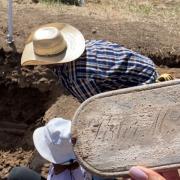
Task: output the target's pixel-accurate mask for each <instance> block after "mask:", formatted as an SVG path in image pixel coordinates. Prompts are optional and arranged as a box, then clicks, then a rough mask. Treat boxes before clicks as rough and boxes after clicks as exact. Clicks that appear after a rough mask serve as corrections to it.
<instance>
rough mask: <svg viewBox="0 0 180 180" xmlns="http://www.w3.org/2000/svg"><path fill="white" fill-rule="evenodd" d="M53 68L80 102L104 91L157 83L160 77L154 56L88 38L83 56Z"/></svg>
mask: <svg viewBox="0 0 180 180" xmlns="http://www.w3.org/2000/svg"><path fill="white" fill-rule="evenodd" d="M54 71H55V73H56V75H57V76H58V77H59V78H61V79H62V82H63V85H64V86H65V87H66V88H67V90H68V91H69V92H70V93H71V94H72V95H74V96H75V97H76V98H77V99H78V100H79V101H81V102H82V101H84V100H86V99H87V98H89V97H91V96H93V95H96V94H98V93H101V92H105V91H110V90H116V89H120V88H127V87H132V86H138V85H142V84H149V83H154V82H155V81H156V78H157V72H156V70H155V65H154V63H153V62H152V60H151V59H149V58H147V57H145V56H142V55H140V54H138V53H136V52H134V51H131V50H129V49H126V48H124V47H123V46H121V45H118V44H116V43H112V42H109V41H104V40H90V41H89V40H87V41H86V48H85V51H84V53H83V54H82V55H81V56H80V58H78V59H76V60H75V61H72V62H69V63H65V64H62V65H59V66H56V67H55V68H54Z"/></svg>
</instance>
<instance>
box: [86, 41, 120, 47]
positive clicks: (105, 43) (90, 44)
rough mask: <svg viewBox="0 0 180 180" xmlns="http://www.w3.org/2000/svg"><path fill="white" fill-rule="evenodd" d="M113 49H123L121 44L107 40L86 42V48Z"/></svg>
mask: <svg viewBox="0 0 180 180" xmlns="http://www.w3.org/2000/svg"><path fill="white" fill-rule="evenodd" d="M94 46H96V47H111V48H117V47H122V46H121V45H120V44H117V43H114V42H110V41H107V40H86V47H87V48H88V47H94Z"/></svg>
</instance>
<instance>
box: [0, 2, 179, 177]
mask: <svg viewBox="0 0 180 180" xmlns="http://www.w3.org/2000/svg"><path fill="white" fill-rule="evenodd" d="M113 2H114V1H113ZM159 2H160V3H159V4H156V6H153V7H156V9H152V8H151V9H149V7H151V6H149V5H148V6H147V5H146V6H144V4H143V6H142V7H146V9H145V10H144V9H143V11H142V10H141V8H139V7H141V6H138V8H135V6H129V7H130V8H129V9H126V8H127V7H124V6H121V5H119V6H116V5H112V4H102V3H94V2H90V3H87V5H86V6H85V7H76V6H67V5H59V6H58V5H47V4H41V3H32V2H31V1H30V0H27V1H25V0H23V1H18V0H15V1H14V42H15V46H16V49H17V52H12V49H11V48H10V47H9V46H8V45H7V43H6V35H7V9H6V6H7V4H6V1H5V0H2V1H0V92H1V98H0V104H1V107H0V115H1V121H0V137H1V138H0V179H3V178H5V177H6V176H7V175H8V173H9V171H10V170H11V168H12V167H14V166H18V165H21V166H30V167H32V168H34V169H36V170H37V171H41V172H42V174H43V175H45V174H46V173H47V169H48V164H44V166H43V167H41V166H40V165H41V164H42V162H41V161H42V160H41V159H39V160H38V161H39V162H40V163H36V162H37V159H38V157H37V156H38V155H37V154H36V153H35V155H34V147H33V143H32V138H31V137H32V132H33V130H34V128H36V127H38V126H40V125H42V124H44V123H45V122H47V121H48V120H49V119H51V118H53V117H57V116H62V117H64V118H69V119H71V118H72V116H73V114H74V112H75V111H76V109H77V107H78V106H79V105H80V104H79V102H77V101H76V100H75V99H74V98H73V97H72V96H70V95H69V94H68V93H67V92H66V91H65V90H64V89H63V87H62V86H61V85H60V84H57V81H56V78H55V77H54V75H53V73H52V71H51V70H50V69H49V68H46V67H40V66H38V67H26V68H25V67H23V68H22V67H20V57H21V53H22V51H23V47H24V44H25V40H26V38H27V36H28V35H29V33H30V32H31V31H32V29H33V28H35V27H37V26H39V25H42V24H45V23H50V22H66V23H70V24H72V25H74V26H75V27H77V28H78V29H79V30H81V31H82V33H83V34H84V36H85V38H86V39H106V40H110V41H113V42H117V43H119V44H122V45H124V46H126V47H128V48H130V49H133V50H135V51H137V52H140V53H142V54H144V55H146V56H149V57H151V58H152V59H153V60H154V62H155V63H156V65H157V69H158V71H159V73H164V72H167V73H171V74H173V75H174V76H175V77H176V78H180V69H179V67H180V20H179V18H178V17H177V16H176V14H177V15H178V14H179V8H177V9H176V7H178V6H179V5H180V4H179V1H159ZM118 8H119V9H118ZM120 8H121V9H120ZM123 8H124V9H123ZM158 8H159V9H158ZM167 10H169V11H167ZM158 11H159V12H158ZM167 12H168V13H169V14H168V13H167ZM149 13H150V14H149ZM14 127H15V128H16V131H15V130H14V129H15V128H14ZM34 159H35V160H34ZM43 163H44V162H43Z"/></svg>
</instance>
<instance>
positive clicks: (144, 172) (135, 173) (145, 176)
mask: <svg viewBox="0 0 180 180" xmlns="http://www.w3.org/2000/svg"><path fill="white" fill-rule="evenodd" d="M129 174H130V176H131V177H132V178H133V179H134V180H180V177H179V174H178V171H177V170H171V171H168V172H163V173H161V174H162V175H160V174H158V173H157V172H155V171H153V170H151V169H149V168H145V167H141V166H136V167H132V168H131V169H130V171H129Z"/></svg>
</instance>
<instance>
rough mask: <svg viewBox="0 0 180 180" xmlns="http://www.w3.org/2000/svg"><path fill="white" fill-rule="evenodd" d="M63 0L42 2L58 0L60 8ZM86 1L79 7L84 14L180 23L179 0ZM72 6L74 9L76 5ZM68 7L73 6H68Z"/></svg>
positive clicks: (49, 1)
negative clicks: (83, 5) (84, 4)
mask: <svg viewBox="0 0 180 180" xmlns="http://www.w3.org/2000/svg"><path fill="white" fill-rule="evenodd" d="M61 1H62V0H41V2H46V3H47V2H48V3H51V5H52V4H53V3H56V2H58V3H59V5H60V6H61V7H59V8H60V9H64V8H65V7H64V6H66V5H63V4H62V3H61ZM72 1H73V0H72ZM74 1H75V0H74ZM86 2H87V4H86V6H85V7H83V8H82V9H81V10H80V9H78V11H80V12H83V15H86V14H87V15H89V14H91V15H97V16H99V17H103V16H105V17H108V16H109V17H111V18H112V17H113V18H114V19H119V17H120V18H121V17H122V16H123V17H125V18H127V19H131V18H132V19H135V20H136V19H137V18H150V19H152V20H158V19H160V20H161V21H162V20H163V21H172V20H173V21H177V23H180V20H179V17H180V1H179V0H86ZM62 6H63V7H62ZM66 8H67V7H66ZM66 8H65V9H66ZM72 8H73V9H74V7H72ZM68 9H71V8H70V7H68ZM83 10H84V11H83ZM76 13H77V11H76Z"/></svg>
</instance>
